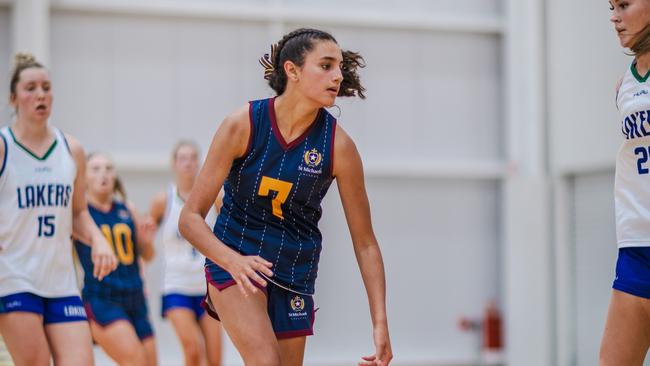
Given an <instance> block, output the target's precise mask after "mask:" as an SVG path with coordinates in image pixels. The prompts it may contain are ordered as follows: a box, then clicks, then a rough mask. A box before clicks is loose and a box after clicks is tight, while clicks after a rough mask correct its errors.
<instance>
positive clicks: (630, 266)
mask: <svg viewBox="0 0 650 366" xmlns="http://www.w3.org/2000/svg"><path fill="white" fill-rule="evenodd" d="M612 287H613V288H614V289H616V290H619V291H623V292H626V293H628V294H631V295H634V296H639V297H643V298H646V299H650V247H627V248H620V249H619V250H618V260H617V261H616V278H615V279H614V284H613V286H612Z"/></svg>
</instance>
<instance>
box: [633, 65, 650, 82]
mask: <svg viewBox="0 0 650 366" xmlns="http://www.w3.org/2000/svg"><path fill="white" fill-rule="evenodd" d="M630 70H632V75H634V78H635V79H636V80H637V81H638V82H640V83H645V82H646V80H648V77H650V70H648V72H646V74H645V76H641V75H639V72H638V71H637V69H636V62H632V65H630Z"/></svg>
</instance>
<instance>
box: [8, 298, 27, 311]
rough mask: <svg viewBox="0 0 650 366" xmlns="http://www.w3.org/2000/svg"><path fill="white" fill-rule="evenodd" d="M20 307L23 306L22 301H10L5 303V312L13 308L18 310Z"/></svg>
mask: <svg viewBox="0 0 650 366" xmlns="http://www.w3.org/2000/svg"><path fill="white" fill-rule="evenodd" d="M22 305H23V302H22V301H20V300H14V301H11V302H8V303H6V304H5V308H6V309H7V310H9V309H13V308H19V307H21V306H22Z"/></svg>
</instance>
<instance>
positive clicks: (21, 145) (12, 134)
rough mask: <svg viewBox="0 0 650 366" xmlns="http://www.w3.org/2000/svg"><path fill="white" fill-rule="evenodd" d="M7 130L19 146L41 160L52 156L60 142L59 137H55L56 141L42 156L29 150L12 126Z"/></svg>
mask: <svg viewBox="0 0 650 366" xmlns="http://www.w3.org/2000/svg"><path fill="white" fill-rule="evenodd" d="M7 130H9V134H10V135H11V138H12V139H13V140H14V142H15V143H16V145H18V147H20V148H21V149H23V150H25V152H26V153H28V154H29V155H31V156H32V157H33V158H34V159H36V160H40V161H43V160H45V159H47V157H48V156H50V154H51V153H52V151H54V148H55V147H56V145H57V143H58V142H59V139H58V138H55V139H54V142H53V143H52V145H50V148H49V149H47V151H46V152H45V154H44V155H43V156H42V157H38V156H36V154H34V153H33V152H32V151H31V150H29V149H28V148H27V147H26V146H25V145H23V144H21V143H20V142H19V141H18V140H16V136H15V135H14V132H13V131H12V130H11V128H7ZM55 137H56V135H55Z"/></svg>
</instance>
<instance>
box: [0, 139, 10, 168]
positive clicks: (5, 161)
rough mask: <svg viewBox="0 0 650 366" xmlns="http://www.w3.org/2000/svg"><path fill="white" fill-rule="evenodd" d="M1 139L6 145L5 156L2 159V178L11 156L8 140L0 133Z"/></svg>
mask: <svg viewBox="0 0 650 366" xmlns="http://www.w3.org/2000/svg"><path fill="white" fill-rule="evenodd" d="M0 137H2V143H3V144H4V145H5V155H4V157H3V158H2V165H0V177H2V173H4V171H5V167H6V166H7V155H9V143H8V142H7V139H6V138H5V135H4V134H3V133H0Z"/></svg>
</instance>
